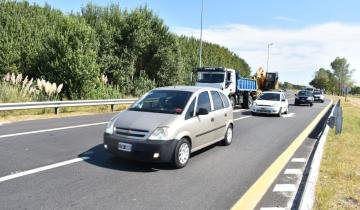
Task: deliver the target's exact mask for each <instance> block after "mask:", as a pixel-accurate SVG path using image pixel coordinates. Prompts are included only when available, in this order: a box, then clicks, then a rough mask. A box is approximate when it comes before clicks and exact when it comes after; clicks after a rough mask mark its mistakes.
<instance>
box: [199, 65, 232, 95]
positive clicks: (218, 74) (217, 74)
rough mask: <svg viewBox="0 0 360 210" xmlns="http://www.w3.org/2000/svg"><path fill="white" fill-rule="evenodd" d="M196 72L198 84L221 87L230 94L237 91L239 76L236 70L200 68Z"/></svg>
mask: <svg viewBox="0 0 360 210" xmlns="http://www.w3.org/2000/svg"><path fill="white" fill-rule="evenodd" d="M196 72H197V79H196V86H203V87H214V88H219V89H221V90H222V91H223V92H224V93H225V94H226V95H228V96H230V95H232V94H234V93H235V92H236V78H237V76H236V72H235V70H233V69H226V68H198V69H196Z"/></svg>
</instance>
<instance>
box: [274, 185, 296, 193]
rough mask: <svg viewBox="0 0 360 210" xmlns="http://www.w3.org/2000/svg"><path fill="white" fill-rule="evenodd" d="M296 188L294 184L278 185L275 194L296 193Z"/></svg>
mask: <svg viewBox="0 0 360 210" xmlns="http://www.w3.org/2000/svg"><path fill="white" fill-rule="evenodd" d="M295 191H296V186H295V185H294V184H277V185H275V187H274V189H273V192H295Z"/></svg>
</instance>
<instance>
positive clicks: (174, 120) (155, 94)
mask: <svg viewBox="0 0 360 210" xmlns="http://www.w3.org/2000/svg"><path fill="white" fill-rule="evenodd" d="M232 138H233V108H232V107H231V104H230V100H229V98H228V97H227V96H226V95H225V94H224V93H223V92H222V91H221V90H219V89H215V88H208V87H195V86H175V87H163V88H156V89H154V90H152V91H150V92H148V93H146V94H145V95H144V96H143V97H141V98H140V99H139V100H138V101H137V102H135V103H134V104H133V105H132V106H131V107H130V108H129V109H127V110H125V111H122V112H120V113H119V114H118V115H116V116H115V117H113V118H112V119H111V120H110V122H109V123H108V125H107V127H106V130H105V133H104V147H105V149H106V150H107V151H108V152H110V153H112V154H114V155H116V156H119V157H123V158H128V159H135V160H143V161H152V162H171V163H172V164H173V165H174V166H175V167H176V168H182V167H184V166H186V164H187V163H188V161H189V158H190V153H192V152H195V151H197V150H200V149H202V148H204V147H206V146H209V145H211V144H214V143H216V142H218V141H222V142H223V144H224V145H230V144H231V142H232Z"/></svg>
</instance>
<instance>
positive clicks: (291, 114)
mask: <svg viewBox="0 0 360 210" xmlns="http://www.w3.org/2000/svg"><path fill="white" fill-rule="evenodd" d="M281 117H284V118H290V117H295V113H288V114H283V115H281Z"/></svg>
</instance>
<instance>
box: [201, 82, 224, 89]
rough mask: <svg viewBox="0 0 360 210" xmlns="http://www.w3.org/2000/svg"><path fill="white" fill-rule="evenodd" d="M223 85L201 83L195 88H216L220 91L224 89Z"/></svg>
mask: <svg viewBox="0 0 360 210" xmlns="http://www.w3.org/2000/svg"><path fill="white" fill-rule="evenodd" d="M223 84H224V83H202V82H197V83H196V86H199V87H213V88H218V89H220V90H222V89H223V88H224V87H223Z"/></svg>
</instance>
